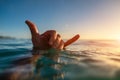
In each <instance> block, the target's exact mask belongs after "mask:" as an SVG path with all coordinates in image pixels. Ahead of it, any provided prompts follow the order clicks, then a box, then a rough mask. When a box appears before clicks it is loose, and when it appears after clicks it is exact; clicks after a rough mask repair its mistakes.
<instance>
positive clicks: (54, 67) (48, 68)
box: [0, 49, 64, 80]
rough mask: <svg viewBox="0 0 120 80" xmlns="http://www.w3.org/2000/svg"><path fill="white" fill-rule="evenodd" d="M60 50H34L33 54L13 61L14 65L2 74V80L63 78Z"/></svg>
mask: <svg viewBox="0 0 120 80" xmlns="http://www.w3.org/2000/svg"><path fill="white" fill-rule="evenodd" d="M59 53H60V51H57V50H55V49H50V50H48V51H46V52H43V51H33V52H32V55H29V56H27V57H24V58H21V59H16V60H15V61H12V62H11V64H12V66H11V67H10V68H7V69H6V70H4V71H3V73H1V74H0V79H1V80H63V78H64V74H63V72H62V71H61V70H60V68H61V65H62V64H61V63H59V56H60V54H59Z"/></svg>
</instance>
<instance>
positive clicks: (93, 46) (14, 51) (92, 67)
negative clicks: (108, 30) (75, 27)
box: [0, 39, 120, 80]
mask: <svg viewBox="0 0 120 80" xmlns="http://www.w3.org/2000/svg"><path fill="white" fill-rule="evenodd" d="M33 53H34V52H33V51H32V43H31V40H29V39H0V80H120V42H119V41H115V40H79V41H77V42H75V43H73V44H72V45H70V46H68V47H67V48H66V50H63V51H56V50H54V49H51V50H49V51H47V52H42V51H39V54H33ZM38 56H39V57H38ZM36 58H37V59H36Z"/></svg>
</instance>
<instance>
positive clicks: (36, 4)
mask: <svg viewBox="0 0 120 80" xmlns="http://www.w3.org/2000/svg"><path fill="white" fill-rule="evenodd" d="M25 20H30V21H32V22H34V23H35V24H36V25H37V27H38V29H39V32H40V33H43V32H45V31H46V30H56V31H57V32H58V33H59V34H61V36H62V38H64V39H67V38H71V37H72V36H74V35H75V34H80V36H81V39H120V0H0V35H3V36H11V37H16V38H30V37H31V34H30V31H29V28H28V27H27V25H26V24H25Z"/></svg>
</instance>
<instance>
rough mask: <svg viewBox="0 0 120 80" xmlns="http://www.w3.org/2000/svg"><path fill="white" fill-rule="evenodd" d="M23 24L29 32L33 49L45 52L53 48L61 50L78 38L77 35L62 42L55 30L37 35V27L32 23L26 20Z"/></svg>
mask: <svg viewBox="0 0 120 80" xmlns="http://www.w3.org/2000/svg"><path fill="white" fill-rule="evenodd" d="M25 22H26V24H27V25H28V27H29V29H30V31H31V35H32V43H33V49H39V50H47V49H50V48H55V49H60V50H61V49H63V48H64V47H66V46H68V45H70V44H71V43H73V42H75V41H76V40H77V39H78V38H79V37H80V36H79V34H77V35H76V36H74V37H73V38H71V39H69V40H68V41H67V42H64V41H63V40H62V39H61V36H60V35H59V34H57V32H56V31H55V30H48V31H46V32H45V33H43V34H39V32H38V29H37V26H36V25H35V24H34V23H32V22H30V21H28V20H26V21H25Z"/></svg>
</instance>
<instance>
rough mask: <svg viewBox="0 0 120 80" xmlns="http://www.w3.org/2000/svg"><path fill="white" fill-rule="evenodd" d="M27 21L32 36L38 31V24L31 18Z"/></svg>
mask: <svg viewBox="0 0 120 80" xmlns="http://www.w3.org/2000/svg"><path fill="white" fill-rule="evenodd" d="M25 23H26V24H27V25H28V27H29V29H30V31H31V34H32V36H33V35H35V34H37V33H38V29H37V26H36V25H35V24H34V23H32V22H31V21H29V20H26V21H25Z"/></svg>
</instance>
